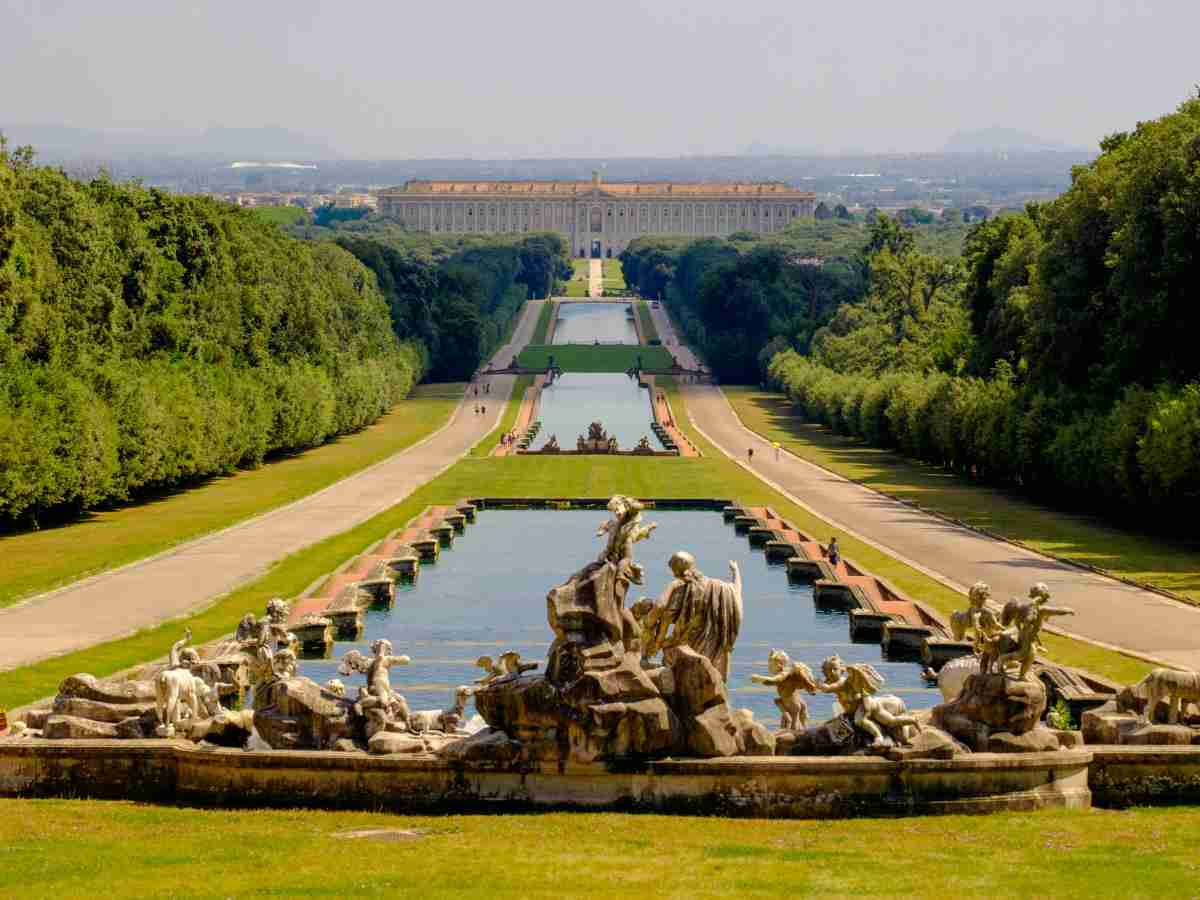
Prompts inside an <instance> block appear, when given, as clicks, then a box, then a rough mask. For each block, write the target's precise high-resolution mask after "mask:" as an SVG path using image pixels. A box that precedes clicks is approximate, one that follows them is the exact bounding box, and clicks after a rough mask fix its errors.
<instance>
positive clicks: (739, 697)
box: [300, 510, 940, 727]
mask: <svg viewBox="0 0 1200 900" xmlns="http://www.w3.org/2000/svg"><path fill="white" fill-rule="evenodd" d="M607 518H608V514H607V513H606V512H603V511H598V510H564V511H558V510H481V511H480V513H479V521H478V523H477V524H475V525H471V526H469V527H468V528H467V531H466V533H465V534H463V535H460V536H459V537H458V538H456V540H455V542H454V546H453V547H452V548H449V549H445V550H443V551H442V555H441V558H440V559H439V560H438V561H437V562H436V563H430V564H423V565H422V568H421V574H420V576H419V578H418V579H417V582H416V583H415V584H410V585H400V586H398V592H397V595H396V604H395V606H394V608H392V609H390V610H371V611H369V612H368V613H367V617H366V625H365V629H364V635H363V638H362V640H361V641H359V642H339V643H338V644H336V645H335V649H334V651H333V658H330V659H324V660H302V661H301V663H300V673H301V674H303V675H307V676H308V677H310V678H313V679H315V680H316V681H318V682H324V681H326V680H327V679H329V678H334V677H341V676H338V675H337V672H336V670H337V659H338V658H340V657H341V656H342V655H344V654H345V653H346V652H347V651H348V650H350V649H351V648H352V647H357V648H358V649H359V650H360V651H362V652H363V653H367V652H369V645H370V641H371V640H373V639H375V638H380V637H385V638H388V639H389V640H390V641H391V642H392V645H393V652H395V653H404V654H408V655H409V656H411V657H412V663H411V664H410V665H408V666H402V667H396V668H394V669H392V685H393V687H394V688H395V689H396V690H397V691H398V692H399V693H401V694H403V695H404V696H405V697H406V698H407V699H408V703H409V706H410V708H412V709H414V710H418V709H442V708H445V707H446V706H448V705H449V703H450V699H451V693H452V692H453V690H454V688H455V686H457V685H460V684H471V683H472V682H473V681H474V680H475V679H476V678H478V677H480V675H482V672H481V671H480V670H479V669H477V668H476V667H475V661H476V660H477V659H478V658H479V657H480V656H485V655H486V656H491V657H493V658H495V657H496V656H498V655H499V654H500V653H503V652H504V651H505V650H509V649H512V650H517V651H519V652H520V653H521V655H522V658H523V659H524V660H525V661H528V662H538V663H539V664H540V666H539V671H541V665H544V664H545V655H546V651H547V649H548V648H549V646H550V640H551V632H550V628H549V626H548V625H547V624H546V594H547V593H548V592H549V590H550V588H552V587H554V586H555V585H557V584H560V583H562V582H563V581H565V580H566V579H567V577H568V576H569V575H570V574H571V573H573V572H575V571H576V570H578V569H579V568H580V567H581V566H583V565H584V564H585V563H587V562H588V561H590V560H592V559H595V557H596V554H597V553H598V552H599V551H600V549H601V545H600V541H599V540H598V539H597V538H596V537H595V536H594V535H595V531H596V528H597V526H598V525H599V524H600V523H601V522H603V521H605V520H606V519H607ZM644 519H645V520H646V521H649V522H657V523H658V529H657V530H656V531H655V532H654V534H653V535H652V536H651V537H650V539H649V540H647V541H645V542H643V543H640V544H638V545H637V547H636V550H635V553H634V556H635V559H636V560H637V561H638V562H640V563H641V564H642V565H643V566H644V567H645V571H646V584H645V585H644V586H643V587H641V588H639V587H638V586H636V585H635V586H633V588H632V589H631V590H630V592H629V597H628V602H629V603H632V602H633V601H634V600H636V599H637V597H638V596H640V595H642V594H644V595H646V596H650V597H657V596H658V594H659V593H660V592H661V591H662V590H663V588H664V587H666V585H667V584H668V583H669V582H670V579H671V575H670V572H669V571H668V569H667V560H668V558H669V557H670V556H671V554H672V553H674V552H675V551H676V550H688V551H690V552H691V553H693V554H694V555H695V557H696V561H697V563H698V564H699V566H700V568H701V569H702V570H703V571H704V573H705V574H707V575H710V576H712V577H714V578H722V579H727V578H728V577H729V573H728V562H729V560H734V561H736V562H737V563H738V564H739V566H740V567H741V571H742V584H743V587H742V592H743V602H744V607H745V611H744V615H743V624H742V630H741V635H740V637H739V638H738V642H737V646H736V648H735V650H734V654H733V660H732V666H731V669H730V677H729V690H730V703H731V704H732V705H733V706H734V707H745V708H748V709H751V710H753V711H754V716H755V718H756V719H758V720H759V721H763V722H766V723H768V724H770V725H771V726H772V727H775V726H777V725H778V718H779V713H778V710H777V709H776V708H775V705H774V702H773V701H774V699H775V691H774V689H773V688H764V687H762V686H759V685H754V684H751V683H750V673H752V672H761V673H763V674H766V671H767V654H768V653H769V652H770V650H771V649H772V648H774V647H778V648H780V649H783V650H786V651H787V652H788V653H789V654H790V655H791V657H792V659H794V660H799V661H802V662H805V663H807V664H808V665H809V666H810V667H811V668H812V669H813V671H814V673H816V674H817V675H818V676H819V674H820V664H821V660H823V659H824V658H825V657H827V656H830V655H832V654H834V653H836V654H838V655H839V656H841V658H842V660H843V661H845V662H847V663H855V662H868V663H870V664H871V665H873V666H875V668H877V669H878V670H879V671H880V672H881V673H882V674H883V675H884V677H885V678H886V679H887V683H886V684H885V685H884V687H883V691H884V692H885V693H894V694H898V695H899V696H900V697H902V698H903V699H904V701H905V703H906V704H907V705H908V706H909V708H910V709H913V708H923V707H926V706H930V705H933V703H935V702H937V701H938V699H939V698H940V695H939V694H938V693H937V691H936V690H931V689H929V688H927V687H925V686H924V683H923V682H922V680H921V677H920V670H921V667H920V665H919V664H916V663H911V662H894V661H889V660H886V659H883V658H882V653H881V650H880V647H879V645H878V644H855V643H851V641H850V639H849V636H848V634H849V629H848V623H847V616H846V614H845V613H843V612H833V611H827V610H822V609H818V608H817V607H816V606H815V605H814V603H813V598H812V586H811V585H807V584H790V583H789V581H788V577H787V575H786V573H785V571H784V569H783V567H782V566H779V565H773V564H772V565H769V564H768V563H767V561H766V557H765V556H764V555H763V553H762V551H761V550H752V549H751V548H750V546H749V543H748V542H747V540H746V538H745V537H743V536H737V535H735V533H734V530H733V526H732V525H727V524H725V522H724V521H722V518H721V514H720V513H719V512H696V511H677V510H648V511H647V512H646V513H645V514H644ZM343 680H344V681H345V682H346V685H347V688H348V690H349V691H350V692H352V693H356V692H357V687H358V685H359V684H361V683H362V678H361V676H355V677H354V678H353V679H350V678H343ZM804 699H805V701H806V702H807V703H808V708H809V720H810V722H821V721H823V720H824V719H826V718H828V717H829V716H830V715H832V712H833V698H832V697H831V696H830V695H828V694H818V695H817V696H815V697H809V696H807V695H804ZM470 710H473V707H472V708H470V709H469V711H470Z"/></svg>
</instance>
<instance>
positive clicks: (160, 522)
mask: <svg viewBox="0 0 1200 900" xmlns="http://www.w3.org/2000/svg"><path fill="white" fill-rule="evenodd" d="M462 394H463V385H462V384H437V385H423V386H419V387H417V388H416V389H415V390H414V391H413V393H412V396H410V397H409V398H408V399H407V400H404V401H403V402H401V403H399V404H398V405H397V406H396V407H395V409H393V410H392V411H391V412H389V413H387V414H386V415H384V416H383V417H382V418H381V419H379V421H378V422H376V423H375V424H374V425H371V426H369V427H368V428H364V429H363V430H362V431H360V432H357V433H356V434H348V435H344V436H342V437H340V438H338V439H337V440H335V441H332V442H330V443H328V444H324V445H322V446H320V447H314V448H313V449H311V450H307V451H305V452H304V453H298V454H296V455H294V456H288V457H284V458H281V459H278V460H275V461H274V462H269V463H267V464H266V465H264V466H261V467H260V468H258V469H249V470H245V471H239V472H237V473H236V474H233V475H229V476H226V477H223V478H213V479H209V480H207V481H205V482H203V483H202V484H199V485H196V486H194V487H190V488H186V489H180V490H176V491H172V492H169V493H166V494H162V495H158V496H155V497H152V498H149V499H145V500H142V501H141V502H138V503H134V504H130V505H128V506H123V507H120V508H118V509H112V510H96V511H92V512H88V513H85V514H84V515H83V516H82V517H80V518H79V519H76V520H74V521H72V522H69V523H67V524H64V525H59V526H54V527H46V528H42V529H40V530H38V531H24V532H18V533H15V534H7V535H4V536H0V606H8V605H11V604H12V603H15V602H16V601H17V600H19V599H21V598H22V597H27V596H30V595H32V594H38V593H41V592H43V591H47V590H51V589H53V588H55V587H58V586H60V585H63V584H67V583H69V582H72V581H75V580H77V579H79V578H83V577H85V576H88V575H94V574H96V573H97V572H102V571H105V570H106V569H113V568H116V567H117V566H122V565H125V564H126V563H130V562H133V561H134V560H138V559H142V558H144V557H147V556H151V555H153V554H155V553H159V552H161V551H163V550H166V549H168V548H170V547H172V546H174V545H175V544H179V543H182V542H183V541H187V540H191V539H192V538H195V537H198V536H200V535H202V534H207V533H209V532H212V531H217V530H219V529H221V528H225V527H227V526H229V525H233V524H234V523H236V522H239V521H242V520H243V519H248V518H250V517H252V516H256V515H258V514H260V513H263V512H266V511H267V510H269V509H273V508H274V507H277V506H282V505H283V504H285V503H290V502H292V501H293V500H298V499H299V498H301V497H303V496H305V495H307V494H311V493H313V492H314V491H317V490H320V489H321V488H323V487H326V486H328V485H330V484H333V483H334V482H335V481H338V480H340V479H342V478H345V477H346V476H347V475H350V474H352V473H354V472H357V471H358V470H360V469H363V468H365V467H367V466H369V465H371V464H372V463H375V462H378V461H379V460H381V459H385V458H386V457H388V456H391V455H392V454H393V453H396V452H398V451H400V450H403V449H404V448H405V447H407V446H409V445H411V444H414V443H416V442H417V441H419V440H420V439H421V438H424V437H426V436H428V435H429V434H431V433H432V432H434V431H436V430H437V429H438V428H440V427H441V426H442V425H443V424H444V423H445V422H446V420H447V419H448V418H449V416H450V413H451V411H452V410H453V409H454V407H455V405H456V404H457V403H458V401H459V399H460V398H461V397H462ZM2 677H3V676H0V678H2Z"/></svg>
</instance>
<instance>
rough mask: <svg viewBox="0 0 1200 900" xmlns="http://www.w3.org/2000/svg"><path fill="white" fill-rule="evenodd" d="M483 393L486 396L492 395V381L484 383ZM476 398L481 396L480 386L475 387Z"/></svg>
mask: <svg viewBox="0 0 1200 900" xmlns="http://www.w3.org/2000/svg"><path fill="white" fill-rule="evenodd" d="M483 392H484V393H485V394H490V393H491V392H492V383H491V382H490V381H485V382H484V383H483ZM475 396H476V397H478V396H479V385H475Z"/></svg>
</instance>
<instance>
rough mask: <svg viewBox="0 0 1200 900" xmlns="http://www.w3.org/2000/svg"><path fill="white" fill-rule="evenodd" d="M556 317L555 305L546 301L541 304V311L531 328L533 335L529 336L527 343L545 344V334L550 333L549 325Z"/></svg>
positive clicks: (556, 308) (551, 301) (556, 306)
mask: <svg viewBox="0 0 1200 900" xmlns="http://www.w3.org/2000/svg"><path fill="white" fill-rule="evenodd" d="M556 315H558V304H557V303H555V302H554V301H553V300H547V301H546V302H545V303H543V304H542V308H541V310H539V311H538V319H537V323H536V324H535V325H534V326H533V334H532V335H530V338H529V343H531V344H544V343H546V334H547V333H548V332H549V331H550V323H551V322H553V321H554V317H555V316H556Z"/></svg>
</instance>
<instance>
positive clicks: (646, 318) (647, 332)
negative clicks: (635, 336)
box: [633, 300, 659, 344]
mask: <svg viewBox="0 0 1200 900" xmlns="http://www.w3.org/2000/svg"><path fill="white" fill-rule="evenodd" d="M633 306H634V309H636V310H637V314H638V322H639V323H640V324H641V326H642V341H643V342H644V343H647V344H648V343H650V342H651V341H657V340H658V339H659V338H658V328H657V327H656V326H655V324H654V317H653V316H652V315H650V307H648V306H647V305H646V301H645V300H635V301H634V303H633Z"/></svg>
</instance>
